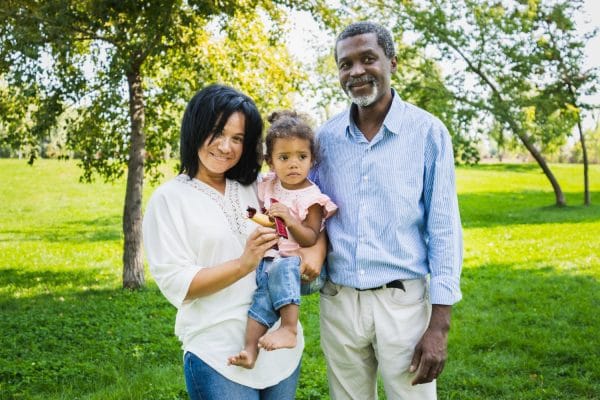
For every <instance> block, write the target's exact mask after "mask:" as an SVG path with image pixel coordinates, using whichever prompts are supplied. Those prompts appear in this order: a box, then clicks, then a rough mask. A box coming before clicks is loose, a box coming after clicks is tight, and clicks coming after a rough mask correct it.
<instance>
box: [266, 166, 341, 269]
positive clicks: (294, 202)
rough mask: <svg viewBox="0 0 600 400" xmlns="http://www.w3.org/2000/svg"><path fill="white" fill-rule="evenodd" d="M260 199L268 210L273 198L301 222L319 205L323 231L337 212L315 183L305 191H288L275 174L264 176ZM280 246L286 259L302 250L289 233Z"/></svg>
mask: <svg viewBox="0 0 600 400" xmlns="http://www.w3.org/2000/svg"><path fill="white" fill-rule="evenodd" d="M311 183H312V182H311ZM258 198H259V199H260V201H261V202H262V203H263V204H264V206H265V208H267V209H268V208H269V207H270V206H271V199H272V198H273V199H275V200H277V201H279V202H280V203H283V204H285V205H286V206H287V207H288V208H289V209H290V213H291V214H292V215H293V216H294V217H296V218H298V219H299V220H300V221H304V219H305V218H306V215H307V214H308V209H309V208H310V206H312V205H313V204H319V205H320V206H321V207H323V220H322V221H321V230H323V228H324V227H325V220H326V219H327V218H329V217H330V216H332V215H333V214H334V213H335V212H336V211H337V206H336V205H335V204H334V203H333V202H332V201H331V199H330V198H329V196H327V195H325V194H323V193H321V190H319V188H318V187H317V185H315V184H314V183H312V184H311V185H310V186H308V187H306V188H304V189H297V190H288V189H285V188H284V187H283V186H281V182H280V181H279V179H278V178H277V176H276V175H275V174H274V173H273V172H269V173H268V174H266V175H265V176H263V180H262V182H259V183H258ZM278 246H279V253H280V255H282V256H284V257H287V256H290V255H292V254H291V253H292V252H293V251H294V250H297V249H299V248H300V245H298V243H297V242H296V241H295V240H294V237H293V236H292V234H291V233H290V232H289V231H288V239H284V238H280V239H279V244H278Z"/></svg>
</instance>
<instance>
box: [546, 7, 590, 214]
mask: <svg viewBox="0 0 600 400" xmlns="http://www.w3.org/2000/svg"><path fill="white" fill-rule="evenodd" d="M569 11H570V10H569V9H568V7H567V5H566V4H559V5H557V6H556V7H554V8H553V9H552V15H551V16H552V19H551V20H550V19H547V20H546V21H544V23H543V24H542V29H544V35H543V36H542V37H540V39H538V43H539V46H540V47H541V48H542V49H543V50H544V54H546V56H547V57H548V58H549V59H552V60H554V61H555V65H556V71H555V74H556V75H557V76H558V79H557V80H556V84H555V85H556V86H557V87H556V90H558V91H561V90H562V91H565V90H566V93H567V97H568V104H567V106H571V107H572V111H573V112H574V113H575V115H576V122H577V124H576V125H577V132H578V133H579V143H580V146H581V151H582V156H583V159H582V162H583V182H584V184H583V186H584V191H583V204H584V205H586V206H589V205H590V204H591V196H590V185H589V159H588V152H587V147H586V140H585V134H584V131H583V127H582V123H581V120H582V113H583V112H585V111H586V110H588V111H589V110H590V109H591V108H593V105H590V104H587V103H585V102H584V101H583V100H582V98H583V96H584V95H592V94H594V93H597V91H598V87H597V86H596V85H597V83H598V68H590V69H588V70H584V69H583V63H582V60H583V59H584V57H585V55H584V52H583V50H584V44H585V41H587V40H589V39H591V38H592V37H593V36H595V35H596V33H597V29H595V30H594V31H592V32H590V33H587V34H584V35H583V37H579V35H578V34H577V32H576V30H575V25H574V23H573V21H572V19H571V18H570V16H569V15H568V12H569ZM549 89H552V86H550V87H549Z"/></svg>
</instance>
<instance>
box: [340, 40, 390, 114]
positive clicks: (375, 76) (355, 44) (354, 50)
mask: <svg viewBox="0 0 600 400" xmlns="http://www.w3.org/2000/svg"><path fill="white" fill-rule="evenodd" d="M336 50H337V55H338V60H337V67H338V75H339V79H340V85H341V86H342V89H343V90H344V92H346V94H347V95H348V96H349V97H350V99H351V100H352V102H354V103H355V104H356V105H358V106H360V107H369V106H371V105H373V104H375V103H376V102H377V101H378V100H379V99H381V98H382V97H383V96H384V95H385V94H386V93H389V91H390V79H391V76H392V73H393V72H395V71H396V58H395V57H394V58H392V59H389V58H387V56H386V55H385V53H384V52H383V49H382V48H381V46H379V44H378V43H377V36H376V34H375V33H365V34H362V35H356V36H351V37H348V38H345V39H342V40H340V41H339V42H338V43H337V48H336Z"/></svg>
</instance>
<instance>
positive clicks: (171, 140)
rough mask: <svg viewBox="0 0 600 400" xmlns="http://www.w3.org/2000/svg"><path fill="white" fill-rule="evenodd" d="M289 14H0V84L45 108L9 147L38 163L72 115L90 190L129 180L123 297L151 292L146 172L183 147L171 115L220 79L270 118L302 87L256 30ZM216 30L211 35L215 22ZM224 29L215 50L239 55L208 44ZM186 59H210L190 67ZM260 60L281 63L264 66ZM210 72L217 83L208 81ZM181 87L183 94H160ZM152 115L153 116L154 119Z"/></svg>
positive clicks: (113, 5) (11, 9)
mask: <svg viewBox="0 0 600 400" xmlns="http://www.w3.org/2000/svg"><path fill="white" fill-rule="evenodd" d="M282 3H283V5H285V6H291V5H293V2H290V3H288V2H287V1H283V2H280V1H277V0H272V1H271V0H249V1H245V0H244V1H229V0H228V1H218V2H213V1H203V0H189V1H182V0H152V1H146V2H139V1H136V0H123V1H119V2H114V1H111V0H104V1H73V0H51V1H40V0H31V1H30V0H7V1H6V2H4V3H2V5H0V18H3V20H5V21H6V23H5V24H3V25H2V26H1V27H0V41H2V43H3V46H2V47H0V74H3V76H4V79H5V80H6V81H7V82H8V83H9V85H10V86H11V87H12V86H13V85H14V86H15V87H16V88H17V90H20V91H22V92H23V93H28V95H26V96H25V97H24V99H23V101H22V102H20V105H21V106H23V105H24V103H26V102H27V100H28V99H32V100H34V101H35V102H36V104H38V106H37V108H36V109H35V114H34V118H33V124H32V126H31V128H30V129H29V130H28V131H26V132H25V133H22V132H20V131H14V134H13V133H12V131H11V135H13V136H11V135H6V139H7V140H6V142H7V143H8V144H10V145H12V146H14V147H17V148H19V147H21V146H22V144H23V143H24V140H23V139H22V136H23V134H25V135H26V137H27V138H28V140H27V141H25V143H26V144H28V142H32V143H31V146H29V147H28V150H29V152H30V157H29V158H30V160H31V161H33V160H34V159H35V158H36V157H37V156H38V146H36V144H39V143H40V142H41V141H42V140H44V139H45V138H47V137H48V134H49V132H50V130H51V128H52V127H55V126H56V121H57V119H58V118H59V116H60V115H61V114H63V112H64V110H65V108H66V107H74V108H76V109H77V113H76V116H77V118H76V119H74V120H73V121H69V122H68V124H67V125H68V127H69V129H68V136H67V143H68V145H69V147H70V148H71V149H74V150H78V151H81V153H82V157H81V158H80V159H79V163H80V165H81V166H82V168H83V176H82V178H83V180H85V181H88V182H89V181H91V180H92V178H93V177H94V174H95V173H98V174H99V175H100V176H102V177H104V178H105V179H107V180H114V179H117V178H119V177H121V175H122V174H123V173H124V172H125V171H127V183H126V185H127V190H126V192H125V204H124V208H123V210H124V211H123V231H124V234H125V243H124V252H123V285H124V286H125V287H128V288H139V287H141V286H143V285H144V271H143V260H142V254H141V221H142V210H141V203H142V187H143V182H144V171H146V172H150V173H151V174H152V177H154V178H155V179H157V178H158V176H159V174H158V171H159V170H158V166H159V165H160V164H161V163H162V162H163V160H164V159H165V157H164V156H165V155H166V154H165V153H167V154H168V153H170V151H171V149H172V148H173V147H175V145H176V135H175V132H176V130H175V128H174V127H176V126H177V125H178V123H179V118H176V116H177V115H178V114H180V113H181V109H182V108H183V106H184V104H185V101H186V100H187V99H188V98H190V97H191V96H192V94H193V92H194V91H195V90H197V89H198V88H200V87H202V86H203V85H204V84H205V83H207V82H210V81H209V80H208V79H211V80H212V79H219V80H222V81H225V82H230V83H232V84H234V86H236V87H239V88H242V89H245V88H247V87H252V88H253V89H254V90H255V91H256V92H257V93H249V94H254V95H255V96H256V99H257V102H258V103H259V104H261V105H262V106H263V108H265V107H267V106H271V105H273V104H278V105H280V103H283V101H282V98H283V97H284V96H283V95H282V94H281V93H280V92H278V91H277V89H281V90H290V89H293V88H295V87H297V83H296V82H297V81H298V80H300V79H302V78H303V77H302V76H301V75H299V74H298V69H297V68H293V67H292V68H288V69H287V71H286V73H285V74H283V73H281V70H282V66H284V65H285V63H286V61H289V57H288V56H287V53H286V49H285V48H284V47H283V46H282V45H281V44H280V43H279V42H278V41H277V40H273V37H276V34H274V33H273V32H276V29H272V30H271V29H264V28H265V25H264V24H262V23H260V17H261V16H264V17H265V18H266V17H270V18H273V19H277V18H279V16H280V15H281V13H282V12H283V11H282V10H281V8H280V6H281V4H282ZM301 7H303V8H304V9H308V10H311V11H312V12H315V13H316V12H317V11H322V15H323V19H324V20H326V19H328V18H331V17H332V16H333V13H331V12H329V10H327V8H326V7H324V5H323V2H322V0H318V1H316V2H311V3H310V4H308V5H307V4H304V5H302V6H301ZM214 21H217V24H216V25H215V27H214V28H213V29H211V27H210V26H209V23H210V22H214ZM230 23H231V25H229V24H230ZM219 27H220V28H222V29H223V27H226V29H223V30H224V31H225V34H226V35H227V37H228V38H227V39H226V40H225V41H222V40H218V39H217V42H219V41H220V44H221V45H229V47H230V48H233V49H237V50H238V51H237V52H232V51H224V52H220V54H219V57H215V58H213V52H214V53H217V50H218V49H219V48H220V47H219V46H218V45H216V44H214V42H213V43H212V44H211V43H210V42H211V39H212V38H211V36H213V34H216V33H218V29H217V28H219ZM235 28H242V29H243V28H245V30H243V31H241V32H238V31H237V30H235ZM261 28H262V29H261ZM189 44H192V46H189ZM232 44H235V46H231V45H232ZM190 50H191V51H195V52H196V54H199V55H204V57H202V58H201V59H198V58H194V57H192V56H191V55H190V53H188V52H189V51H190ZM207 50H212V51H211V52H210V53H208V52H207ZM265 54H267V55H272V58H274V59H277V57H279V59H280V61H279V62H275V63H273V64H271V63H269V62H266V61H265V57H264V55H265ZM259 55H262V57H260V56H259ZM248 56H250V57H248ZM194 61H196V62H194ZM211 63H214V64H211ZM271 65H272V66H273V68H271ZM292 65H293V64H292ZM265 66H267V67H268V68H265ZM198 67H200V68H198ZM202 67H204V69H202ZM244 68H245V69H244ZM213 69H214V70H217V71H218V73H217V74H214V75H211V74H210V73H207V71H213ZM274 71H277V73H273V72H274ZM179 79H182V80H183V81H184V82H183V84H167V85H165V87H164V88H163V87H161V86H159V85H157V83H158V84H163V83H165V82H169V81H171V82H173V81H178V80H179ZM277 81H278V82H279V83H278V82H277ZM249 82H251V83H249ZM259 83H260V84H262V86H261V87H259V86H258V85H259ZM31 88H34V89H38V90H37V91H34V90H32V89H31ZM269 89H275V90H269ZM15 93H19V92H18V91H15ZM11 95H12V93H11ZM13 99H16V100H20V99H21V98H20V97H15V96H14V95H13V97H11V101H10V103H11V104H12V103H14V101H13ZM147 104H148V105H149V106H153V107H154V109H153V110H152V111H151V112H150V113H148V115H147V113H146V105H147ZM0 118H2V119H4V117H0ZM9 118H13V116H9ZM17 119H18V120H21V121H22V120H23V119H24V118H23V117H17ZM0 121H1V120H0ZM13 125H14V124H13ZM3 139H4V138H3ZM10 139H12V140H10Z"/></svg>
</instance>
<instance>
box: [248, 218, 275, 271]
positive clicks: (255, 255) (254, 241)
mask: <svg viewBox="0 0 600 400" xmlns="http://www.w3.org/2000/svg"><path fill="white" fill-rule="evenodd" d="M278 240H279V236H278V235H277V233H276V232H275V229H273V228H267V227H264V226H259V227H258V228H256V229H255V230H254V231H253V232H252V233H251V234H250V236H248V240H247V241H246V247H245V248H244V252H243V253H242V255H241V256H240V259H239V260H240V270H241V272H242V273H243V274H244V275H245V274H248V273H250V272H251V271H253V270H254V269H256V267H257V266H258V264H259V263H260V260H261V259H262V258H263V257H264V255H265V252H266V251H267V250H269V249H270V248H271V247H273V246H275V245H276V244H277V241H278Z"/></svg>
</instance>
